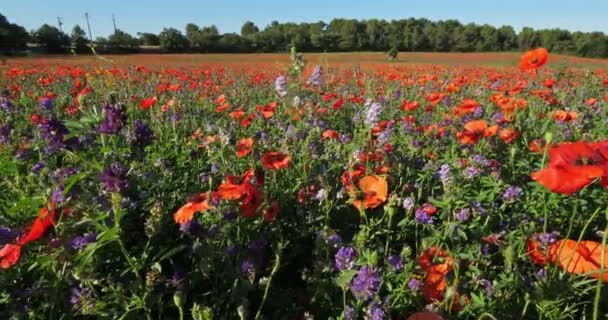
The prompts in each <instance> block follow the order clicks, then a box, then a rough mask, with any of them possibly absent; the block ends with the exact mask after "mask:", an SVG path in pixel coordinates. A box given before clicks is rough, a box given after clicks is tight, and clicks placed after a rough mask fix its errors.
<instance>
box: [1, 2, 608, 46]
mask: <svg viewBox="0 0 608 320" xmlns="http://www.w3.org/2000/svg"><path fill="white" fill-rule="evenodd" d="M2 2H3V3H2V4H0V13H2V14H4V15H5V16H7V18H8V19H9V21H11V22H15V23H17V24H20V25H23V26H24V27H25V28H26V29H28V30H32V29H35V28H37V27H39V26H40V25H41V24H43V23H49V24H53V25H57V17H61V18H62V19H63V23H64V30H68V31H69V30H71V28H72V26H73V25H74V24H80V25H81V26H82V27H83V28H85V26H86V21H85V18H84V13H85V12H88V13H89V16H90V19H91V29H92V31H93V37H97V36H107V35H109V34H110V33H111V32H112V30H113V29H112V13H114V14H115V15H116V20H117V25H118V28H119V29H122V30H125V31H127V32H129V33H132V34H135V33H136V32H155V33H158V32H160V31H161V30H162V28H163V27H168V26H172V27H176V28H178V29H183V28H184V26H185V25H186V23H188V22H194V23H196V24H198V25H211V24H215V25H216V26H217V27H218V28H219V30H220V32H222V33H223V32H239V31H240V27H241V25H242V24H243V22H245V21H247V20H251V21H253V22H255V23H256V24H257V25H258V26H259V27H260V28H263V27H264V26H265V25H267V24H268V23H270V21H272V20H277V21H280V22H287V21H293V22H314V21H319V20H323V21H326V22H328V21H329V20H331V19H332V18H336V17H338V18H356V19H369V18H380V19H387V20H391V19H400V18H408V17H417V18H420V17H425V18H429V19H431V20H441V19H450V18H454V19H458V20H460V21H461V22H464V23H468V22H476V23H481V24H483V23H488V24H492V25H495V26H500V25H505V24H507V25H512V26H513V27H515V28H516V30H519V29H520V28H521V27H522V26H530V27H533V28H548V27H559V28H564V29H568V30H571V31H577V30H580V31H603V32H605V33H608V18H606V17H608V0H579V1H577V0H552V1H546V0H507V1H500V0H494V1H493V0H483V1H482V0H416V1H410V0H376V1H372V0H368V1H357V0H350V1H349V0H295V1H293V0H292V1H287V0H282V1H279V0H258V1H251V0H198V1H197V0H184V1H179V0H173V1H167V0H142V1H135V0H91V1H87V0H54V1H48V0H2Z"/></svg>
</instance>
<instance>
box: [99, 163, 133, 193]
mask: <svg viewBox="0 0 608 320" xmlns="http://www.w3.org/2000/svg"><path fill="white" fill-rule="evenodd" d="M99 181H100V182H101V188H102V190H103V191H105V192H122V191H124V190H125V189H126V188H127V187H128V186H129V181H128V180H127V168H125V167H124V166H123V165H122V164H120V163H118V162H115V163H112V164H111V165H110V166H109V167H106V168H104V169H103V171H102V172H101V174H100V175H99Z"/></svg>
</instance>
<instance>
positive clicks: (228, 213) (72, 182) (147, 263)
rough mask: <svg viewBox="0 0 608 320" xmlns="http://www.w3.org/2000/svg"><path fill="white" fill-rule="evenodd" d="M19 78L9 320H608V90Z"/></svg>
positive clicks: (85, 69) (434, 74)
mask: <svg viewBox="0 0 608 320" xmlns="http://www.w3.org/2000/svg"><path fill="white" fill-rule="evenodd" d="M291 57H292V60H291V62H290V63H289V64H288V65H277V64H260V65H241V66H239V65H237V64H234V65H231V66H224V65H222V64H209V65H198V66H178V67H171V66H165V67H161V68H159V67H150V66H146V65H143V64H142V65H139V64H132V65H113V64H112V63H110V62H107V61H101V62H99V63H90V64H81V65H74V64H72V65H71V64H69V61H68V62H67V63H66V62H64V63H47V64H36V63H16V64H10V61H9V64H8V65H7V66H6V67H3V69H1V72H2V74H1V75H0V88H1V89H2V91H1V97H0V115H1V116H0V190H1V192H0V212H1V214H0V267H1V269H0V284H1V286H0V318H1V319H195V320H202V319H206V320H208V319H256V320H257V319H290V320H291V319H345V320H346V319H373V320H381V319H594V320H595V319H600V318H601V319H603V318H605V316H606V315H608V288H606V287H604V283H605V281H608V270H607V267H606V265H607V264H608V250H607V248H606V246H607V244H606V242H607V241H606V240H607V237H608V230H607V228H608V191H607V190H606V189H605V188H606V187H608V73H606V69H605V68H604V69H602V68H597V69H593V70H590V69H583V68H570V67H568V65H567V64H563V65H558V66H551V67H549V66H547V65H546V63H547V61H550V60H551V57H552V56H551V54H550V53H549V52H548V51H547V50H546V49H543V48H538V49H535V50H532V51H529V52H526V53H524V54H523V55H522V56H521V60H520V61H519V63H518V62H517V61H514V62H513V63H512V65H510V66H505V67H490V66H482V65H475V64H474V63H473V64H469V65H461V66H447V65H432V64H399V63H388V62H387V63H382V64H376V65H373V66H367V67H360V66H353V65H346V64H341V65H336V66H334V65H332V64H327V63H319V64H316V63H310V62H309V61H307V59H306V54H304V55H301V54H297V53H295V52H293V53H292V55H291Z"/></svg>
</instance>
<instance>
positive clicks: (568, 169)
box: [531, 142, 608, 195]
mask: <svg viewBox="0 0 608 320" xmlns="http://www.w3.org/2000/svg"><path fill="white" fill-rule="evenodd" d="M607 148H608V146H607V145H606V143H596V144H589V143H585V142H575V143H562V144H559V145H557V146H555V147H553V148H551V149H550V150H549V164H548V166H547V167H546V168H544V169H542V170H539V171H536V172H533V173H532V174H531V177H532V180H534V181H536V182H538V183H540V184H542V185H543V186H545V187H546V188H547V189H549V190H551V191H552V192H556V193H561V194H566V195H569V194H572V193H574V192H577V191H579V190H580V189H582V188H584V187H585V186H587V185H589V184H591V183H592V182H593V181H594V180H595V179H597V178H602V185H603V186H607V185H608V177H607V176H608V160H607V159H608V150H606V149H607Z"/></svg>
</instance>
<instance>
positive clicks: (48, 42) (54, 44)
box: [34, 24, 70, 53]
mask: <svg viewBox="0 0 608 320" xmlns="http://www.w3.org/2000/svg"><path fill="white" fill-rule="evenodd" d="M34 41H36V43H38V44H39V45H41V46H44V47H45V48H46V49H47V51H48V52H51V53H59V52H65V50H66V47H67V46H68V45H69V43H70V38H69V37H68V36H67V35H66V34H65V33H63V32H61V31H59V29H57V28H55V27H53V26H50V25H48V24H43V25H42V26H41V27H40V28H38V30H36V31H34Z"/></svg>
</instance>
